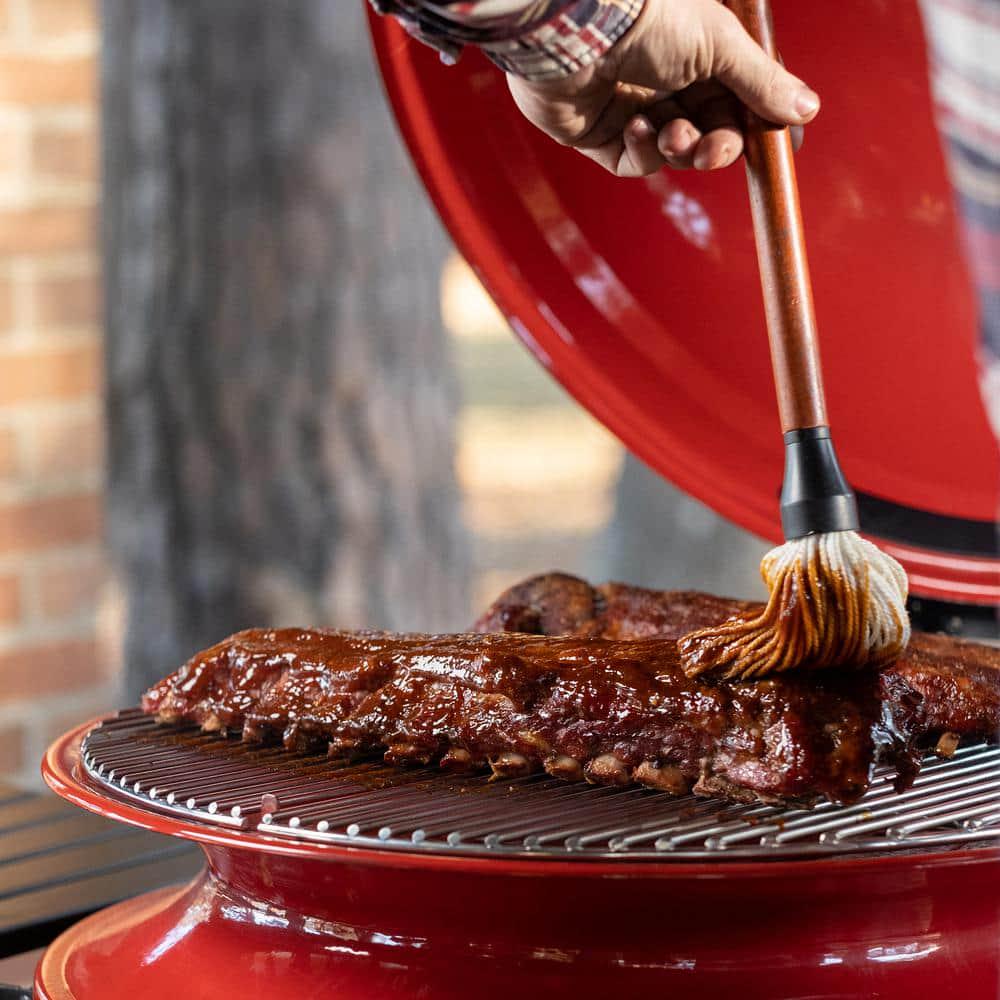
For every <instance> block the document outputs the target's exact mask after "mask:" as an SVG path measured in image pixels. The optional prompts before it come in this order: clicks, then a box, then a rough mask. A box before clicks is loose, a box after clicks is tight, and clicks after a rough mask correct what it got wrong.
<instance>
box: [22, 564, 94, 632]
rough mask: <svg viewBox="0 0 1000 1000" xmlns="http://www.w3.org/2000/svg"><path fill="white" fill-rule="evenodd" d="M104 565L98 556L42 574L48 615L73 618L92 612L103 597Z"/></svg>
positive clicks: (43, 603)
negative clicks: (101, 596) (101, 594)
mask: <svg viewBox="0 0 1000 1000" xmlns="http://www.w3.org/2000/svg"><path fill="white" fill-rule="evenodd" d="M103 581H104V565H103V563H102V561H101V560H100V559H99V558H97V557H96V556H95V557H94V559H93V560H88V561H87V562H84V563H79V562H75V561H74V562H73V563H72V564H69V565H67V566H64V567H61V568H59V569H46V570H43V571H42V572H40V573H39V575H38V600H39V606H40V607H41V610H42V614H43V615H45V617H46V618H72V617H75V616H77V615H80V614H83V613H84V612H89V611H92V610H93V609H94V608H95V607H96V606H97V602H98V600H99V598H100V590H101V584H102V583H103Z"/></svg>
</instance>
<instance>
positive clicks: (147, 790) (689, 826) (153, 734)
mask: <svg viewBox="0 0 1000 1000" xmlns="http://www.w3.org/2000/svg"><path fill="white" fill-rule="evenodd" d="M82 754H83V762H84V766H85V768H86V771H87V773H88V774H89V775H90V776H91V778H92V779H94V780H95V781H96V782H98V783H99V784H100V785H103V786H104V787H105V788H106V789H108V790H110V791H112V792H113V793H114V794H115V795H116V796H118V797H123V798H126V799H129V800H131V801H133V802H135V803H137V804H141V805H143V806H144V807H145V808H147V809H152V810H155V811H157V812H164V813H170V814H173V815H179V816H183V817H184V818H186V819H188V820H198V821H201V822H203V823H206V824H209V825H213V826H225V827H229V828H231V829H241V830H249V829H254V830H257V831H259V832H261V833H265V834H267V835H268V836H272V837H275V838H282V839H285V838H291V839H295V840H308V841H313V842H320V843H329V844H341V845H351V846H355V847H376V848H380V849H385V850H406V851H415V850H416V851H427V852H434V853H450V854H467V855H505V856H520V857H538V858H550V859H551V858H592V859H593V858H602V859H608V858H619V859H625V860H640V859H655V860H658V861H666V860H672V859H676V860H692V859H699V860H704V859H705V858H715V859H719V860H725V859H730V858H731V859H734V860H735V859H743V860H747V859H754V860H760V859H762V858H788V857H803V856H816V855H838V854H855V853H860V852H871V851H877V852H883V853H884V852H891V851H899V850H915V849H919V850H935V849H943V848H947V847H950V846H957V845H965V846H974V845H976V844H987V843H993V844H997V843H1000V748H998V747H990V746H986V745H977V746H971V747H965V748H962V749H960V750H959V751H958V753H957V754H956V755H955V756H954V757H953V758H952V759H951V760H947V761H946V760H938V759H936V758H930V759H929V760H928V761H927V762H926V764H925V766H924V768H923V770H922V771H921V773H920V775H919V777H918V778H917V780H916V783H915V784H914V786H913V788H911V789H910V790H909V791H907V792H904V793H903V794H902V795H897V794H895V793H894V792H893V790H892V786H891V784H890V780H889V776H888V774H887V773H885V772H881V771H880V772H877V773H876V777H875V780H874V782H873V785H872V788H871V790H870V791H869V792H868V794H867V795H866V796H865V797H864V798H863V799H862V800H861V801H860V802H858V803H857V804H856V805H853V806H848V807H840V806H833V805H830V804H829V803H823V804H821V805H818V806H816V807H815V808H814V809H789V808H778V807H775V806H734V805H728V804H726V803H724V802H718V801H715V800H712V799H699V798H696V797H694V796H690V795H688V796H683V797H681V798H671V797H668V796H666V795H664V794H662V793H659V792H653V791H649V790H647V789H643V788H624V789H622V788H606V787H593V786H590V785H585V784H567V783H565V782H562V781H558V780H557V779H554V778H550V777H548V776H546V775H532V776H531V777H527V778H519V779H515V780H506V781H490V780H489V778H488V777H486V776H484V775H472V776H463V777H455V776H452V775H444V774H442V773H441V772H440V771H438V770H435V769H430V768H421V769H413V770H401V769H399V768H392V767H388V766H386V765H384V764H383V763H382V762H381V761H380V760H367V761H362V762H357V761H355V762H350V763H349V762H345V761H331V760H329V759H327V758H326V756H324V755H322V754H312V755H307V754H291V753H288V752H286V751H284V750H283V749H281V748H280V747H260V746H253V745H249V744H244V743H242V742H240V741H239V740H238V739H235V738H232V737H229V738H227V737H225V736H219V735H210V734H205V733H201V732H200V731H199V730H198V729H197V728H196V727H176V726H169V727H168V726H161V725H158V724H157V723H155V722H154V721H153V720H152V719H150V718H148V717H146V716H143V715H142V714H141V713H140V712H139V711H138V710H137V709H132V710H128V711H126V712H122V713H121V714H120V715H118V716H116V717H115V718H112V719H108V720H105V721H104V722H103V723H101V724H99V725H98V726H96V727H95V728H94V729H92V730H91V731H90V733H89V734H88V735H87V737H86V739H85V740H84V743H83V750H82Z"/></svg>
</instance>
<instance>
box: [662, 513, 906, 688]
mask: <svg viewBox="0 0 1000 1000" xmlns="http://www.w3.org/2000/svg"><path fill="white" fill-rule="evenodd" d="M760 571H761V575H762V576H763V577H764V582H765V583H766V584H767V585H768V588H769V589H770V599H769V600H768V602H767V606H766V607H765V608H764V610H763V611H761V612H760V613H759V614H748V615H740V616H736V617H734V618H730V619H729V620H728V621H725V622H723V623H722V624H720V625H715V626H711V627H709V628H704V629H699V630H698V631H696V632H691V633H690V634H689V635H686V636H685V637H684V638H683V639H681V641H680V643H679V649H680V653H681V662H682V664H683V666H684V670H685V672H686V673H687V674H688V675H689V676H692V677H693V676H696V675H698V674H702V673H709V672H710V673H715V674H718V675H719V676H721V677H725V678H727V679H742V680H749V679H752V678H756V677H764V676H767V675H768V674H774V673H781V672H782V671H785V670H791V669H794V668H796V667H800V666H802V667H810V668H814V667H832V666H838V665H852V666H862V665H864V664H866V663H884V662H886V661H888V660H891V659H894V658H895V657H896V656H898V655H899V654H900V652H902V650H903V648H904V647H905V646H906V643H907V642H908V641H909V638H910V619H909V616H908V614H907V612H906V594H907V582H906V573H905V572H904V571H903V567H902V566H900V565H899V563H898V562H896V560H895V559H893V558H892V556H889V555H887V554H886V553H884V552H883V551H882V550H881V549H879V548H877V547H876V546H874V545H872V543H871V542H869V541H866V540H865V539H863V538H862V537H861V536H860V535H858V534H857V533H856V532H853V531H836V532H831V533H829V534H821V535H808V536H806V537H805V538H798V539H795V540H794V541H791V542H786V543H785V544H784V545H781V546H779V547H778V548H776V549H772V550H771V551H770V552H769V553H768V554H767V555H766V556H765V557H764V559H763V560H762V562H761V564H760Z"/></svg>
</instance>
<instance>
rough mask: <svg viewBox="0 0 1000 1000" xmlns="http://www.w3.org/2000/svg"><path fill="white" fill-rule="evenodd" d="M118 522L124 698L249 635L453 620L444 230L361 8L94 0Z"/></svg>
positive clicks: (457, 581) (112, 511) (461, 582)
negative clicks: (234, 637) (394, 114)
mask: <svg viewBox="0 0 1000 1000" xmlns="http://www.w3.org/2000/svg"><path fill="white" fill-rule="evenodd" d="M103 59H104V79H103V122H104V125H103V128H104V182H105V186H104V209H103V212H104V216H103V222H104V257H105V261H104V263H105V276H106V277H105V280H106V309H107V418H108V437H109V484H108V490H109V495H108V525H109V543H110V546H111V550H112V559H113V561H114V563H115V569H116V571H117V574H118V578H119V580H120V584H121V587H122V590H123V593H124V595H125V600H126V622H125V637H124V658H125V665H126V686H127V687H128V689H129V694H130V695H131V696H133V697H134V696H135V695H136V694H137V692H138V691H139V690H141V688H142V687H143V686H144V685H146V684H147V683H148V682H149V681H151V680H152V679H154V678H155V677H158V676H160V675H162V674H163V673H164V672H166V671H169V670H171V669H173V668H174V667H176V666H177V665H178V664H179V663H180V662H181V661H182V660H183V659H184V658H185V657H187V656H188V655H189V654H191V653H192V652H193V651H194V650H196V649H198V648H199V647H202V646H204V645H206V644H208V643H211V642H213V641H215V640H217V639H219V638H220V637H222V636H223V635H225V634H227V633H228V632H231V631H233V630H235V629H238V628H242V627H245V626H248V625H252V624H269V623H275V624H280V623H291V622H295V623H298V624H306V623H310V624H315V623H330V624H336V625H341V626H359V625H371V626H381V627H388V628H414V629H438V628H458V627H461V626H463V625H464V624H466V622H467V619H468V613H469V610H470V609H469V608H468V607H467V596H466V595H467V586H466V584H467V579H466V565H465V561H464V545H463V538H462V529H461V527H460V525H461V521H460V515H459V510H458V501H457V490H456V486H455V480H454V475H453V470H452V457H453V417H454V412H455V405H456V393H455V384H454V380H453V374H452V367H451V364H450V358H449V355H448V350H447V346H446V342H445V338H444V334H443V332H442V328H441V323H440V316H439V309H438V299H437V296H438V282H439V276H440V265H441V262H442V260H443V256H444V251H445V240H444V238H443V235H442V232H441V230H440V227H439V225H438V223H437V221H436V219H435V218H434V216H433V213H432V211H431V209H430V208H429V207H428V204H427V201H426V198H425V197H424V195H423V193H422V192H421V191H420V190H419V188H418V185H417V182H416V180H415V178H414V176H413V173H412V170H411V168H410V165H409V163H408V162H407V161H406V158H405V153H404V152H403V150H402V148H401V145H400V142H399V139H398V136H397V133H396V131H395V128H394V126H393V123H392V121H391V117H390V115H389V113H388V111H387V109H386V107H385V103H384V99H383V95H382V90H381V86H380V83H379V81H378V78H377V72H376V70H375V67H374V63H373V58H372V55H371V52H370V45H369V43H368V39H367V32H366V28H365V23H364V6H363V5H362V4H361V3H359V2H356V0H355V2H352V3H345V2H343V0H267V2H266V3H248V2H246V0H212V2H211V3H190V2H188V0H103Z"/></svg>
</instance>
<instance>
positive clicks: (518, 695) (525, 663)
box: [143, 574, 1000, 804]
mask: <svg viewBox="0 0 1000 1000" xmlns="http://www.w3.org/2000/svg"><path fill="white" fill-rule="evenodd" d="M750 607H752V605H750V604H748V603H746V602H739V601H732V600H726V599H724V598H718V597H713V596H710V595H706V594H698V593H693V592H679V591H662V592H661V591H651V590H644V589H642V588H637V587H629V586H626V585H624V584H614V583H612V584H604V585H602V586H599V587H592V586H591V585H590V584H588V583H586V582H585V581H583V580H579V579H577V578H575V577H569V576H565V575H562V574H549V575H546V576H543V577H536V578H534V579H532V580H529V581H526V582H524V583H522V584H519V585H517V586H516V587H513V588H511V589H510V590H508V591H507V592H505V593H504V594H503V595H501V597H500V598H499V599H498V600H497V601H496V602H495V603H494V604H493V606H492V607H491V608H490V609H489V610H488V611H487V612H486V614H485V615H483V617H482V618H481V619H480V620H479V621H478V622H477V623H476V625H475V626H474V629H475V631H474V632H471V633H464V634H457V635H444V636H427V635H399V634H389V633H380V632H365V631H361V632H343V631H334V630H324V629H310V630H302V629H280V630H249V631H245V632H240V633H237V634H236V635H234V636H232V637H231V638H229V639H226V640H225V641H224V642H221V643H219V644H218V645H216V646H213V647H212V648H210V649H208V650H206V651H204V652H202V653H199V654H197V655H196V656H194V657H193V658H192V659H191V660H190V661H189V662H188V663H187V664H185V665H184V666H183V667H182V668H181V669H180V670H178V671H177V672H176V673H174V674H172V675H170V676H169V677H167V678H165V679H164V680H162V681H161V682H159V683H158V684H157V685H155V686H154V687H153V688H152V689H150V691H148V692H147V693H146V695H145V696H144V698H143V708H144V709H145V710H146V711H147V712H150V713H155V714H156V715H157V716H158V717H159V718H160V719H161V720H162V721H164V722H176V721H179V720H185V721H193V722H197V723H199V724H200V725H201V726H202V727H203V728H205V729H207V730H226V731H231V732H232V731H235V732H238V733H241V734H242V736H243V739H245V740H248V741H278V740H283V741H284V744H285V746H286V747H288V748H289V749H292V750H297V749H305V748H314V747H315V746H317V745H320V746H322V745H326V746H328V747H329V752H330V754H331V755H333V756H343V755H353V754H358V753H367V752H373V751H376V750H381V751H383V752H384V755H385V759H386V760H387V761H389V762H392V763H400V764H402V763H418V764H424V765H426V764H430V763H433V762H437V763H438V764H439V765H440V766H441V767H442V768H445V769H448V770H453V771H467V770H473V769H477V768H485V767H487V766H489V767H491V768H492V769H493V772H494V773H495V774H496V775H497V776H500V777H511V776H519V775H523V774H528V773H531V772H532V771H541V770H543V769H544V770H545V771H547V772H548V773H549V774H551V775H555V776H557V777H560V778H564V779H567V780H582V779H586V780H588V781H591V782H594V783H598V784H615V785H626V784H630V783H638V784H642V785H646V786H649V787H652V788H656V789H660V790H662V791H666V792H669V793H673V794H682V793H685V792H688V791H692V790H693V791H694V792H695V793H696V794H700V795H712V796H717V797H723V798H728V799H731V800H734V801H740V802H752V801H762V802H788V803H803V804H807V803H810V802H813V801H816V800H817V799H820V798H826V799H829V800H830V801H832V802H841V803H849V802H852V801H855V800H857V799H858V798H859V797H860V796H861V795H862V794H864V792H865V791H866V790H867V788H868V787H869V782H870V778H871V772H872V768H873V766H874V764H875V763H876V762H882V763H886V764H889V765H891V766H894V767H895V769H896V774H897V787H899V788H900V789H902V788H905V787H906V786H907V785H908V784H909V783H910V782H911V781H912V779H913V777H914V776H915V774H916V773H917V770H918V768H919V760H920V757H921V755H922V752H923V750H924V749H926V748H931V747H936V748H937V750H938V752H939V753H942V754H949V753H952V752H954V749H955V747H956V746H957V745H958V743H959V741H961V740H963V739H996V737H997V734H998V732H1000V650H996V649H993V648H990V647H987V646H982V645H977V644H974V643H966V642H960V641H958V640H955V639H951V638H948V637H945V636H935V635H928V634H921V633H915V634H914V637H913V639H912V640H911V643H910V645H909V647H908V648H907V650H906V652H905V653H904V655H903V656H902V657H901V658H900V659H899V660H897V661H896V662H895V663H893V664H890V665H888V666H884V667H881V668H878V669H873V668H868V667H864V666H863V665H862V666H860V667H859V668H858V669H856V670H850V671H838V672H836V673H834V672H830V671H823V672H817V673H815V674H809V672H808V671H802V672H797V673H796V674H795V675H794V676H780V677H777V678H773V679H767V680H761V681H754V682H742V683H735V682H734V683H728V682H719V683H712V682H710V681H707V680H697V679H690V678H688V677H687V676H686V675H685V674H684V672H683V671H682V669H681V667H680V663H679V659H678V655H677V639H678V638H679V637H680V636H681V635H683V634H685V633H686V632H688V631H690V630H692V629H695V628H699V627H701V626H702V625H705V624H708V623H710V622H717V621H721V620H723V619H724V618H726V617H727V616H729V615H731V614H734V613H736V612H738V611H741V610H746V609H748V608H750Z"/></svg>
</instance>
